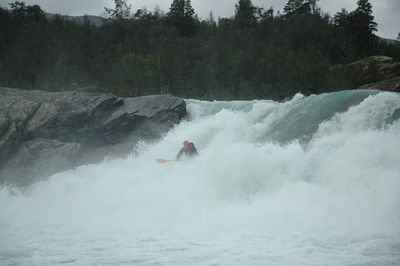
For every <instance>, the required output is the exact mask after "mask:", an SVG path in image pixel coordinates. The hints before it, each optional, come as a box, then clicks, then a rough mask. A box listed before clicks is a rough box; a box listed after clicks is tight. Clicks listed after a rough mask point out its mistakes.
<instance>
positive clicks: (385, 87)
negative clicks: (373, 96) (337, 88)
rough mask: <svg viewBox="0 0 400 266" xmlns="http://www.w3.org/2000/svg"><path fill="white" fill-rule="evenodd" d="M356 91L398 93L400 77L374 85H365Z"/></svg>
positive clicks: (399, 90)
mask: <svg viewBox="0 0 400 266" xmlns="http://www.w3.org/2000/svg"><path fill="white" fill-rule="evenodd" d="M357 89H359V90H382V91H394V92H400V76H398V77H395V78H392V79H388V80H384V81H380V82H376V83H371V84H366V85H363V86H361V87H358V88H357Z"/></svg>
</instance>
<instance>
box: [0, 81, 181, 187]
mask: <svg viewBox="0 0 400 266" xmlns="http://www.w3.org/2000/svg"><path fill="white" fill-rule="evenodd" d="M185 116H186V105H185V102H184V101H183V100H182V99H179V98H176V97H174V96H172V95H151V96H143V97H137V98H118V97H116V96H115V95H113V94H107V93H89V92H82V91H74V92H45V91H37V90H35V91H25V90H19V89H10V88H0V184H1V183H11V184H17V185H26V184H30V183H32V182H35V181H37V180H40V179H43V178H46V177H48V176H49V175H52V174H54V173H57V172H59V171H63V170H66V169H69V168H72V167H76V166H79V165H83V164H87V163H95V162H98V161H101V160H102V159H104V157H105V156H110V155H111V156H124V155H126V154H128V153H129V152H132V151H133V149H134V146H135V145H136V144H137V142H138V141H139V140H145V141H151V140H156V139H157V138H159V137H160V136H161V135H162V134H164V133H165V132H167V131H168V130H169V129H171V128H172V127H173V126H174V125H175V124H177V123H179V122H180V120H181V119H182V118H183V117H185Z"/></svg>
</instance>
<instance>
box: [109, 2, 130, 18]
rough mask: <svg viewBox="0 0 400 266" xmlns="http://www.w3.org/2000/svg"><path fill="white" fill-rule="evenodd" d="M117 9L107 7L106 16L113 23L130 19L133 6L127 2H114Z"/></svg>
mask: <svg viewBox="0 0 400 266" xmlns="http://www.w3.org/2000/svg"><path fill="white" fill-rule="evenodd" d="M114 5H115V8H114V9H112V8H107V7H105V8H104V10H105V15H106V17H107V18H108V19H109V20H111V21H121V20H124V19H129V18H130V16H131V5H128V3H127V2H126V0H114Z"/></svg>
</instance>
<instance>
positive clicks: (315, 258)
mask: <svg viewBox="0 0 400 266" xmlns="http://www.w3.org/2000/svg"><path fill="white" fill-rule="evenodd" d="M369 94H371V96H368V95H369ZM310 103H312V104H310ZM327 103H329V104H327ZM346 104H347V105H348V106H347V107H346V108H344V107H343V105H346ZM328 107H329V108H330V109H329V108H328ZM187 108H188V111H189V113H190V119H189V120H187V121H184V122H182V123H181V124H179V125H177V126H176V127H175V128H174V129H173V130H171V131H170V132H169V133H168V134H167V135H166V136H164V137H163V138H162V139H161V140H160V141H159V142H156V143H142V144H141V145H140V147H138V150H137V151H136V153H132V155H131V156H129V157H127V158H125V159H108V160H105V161H104V162H102V163H101V164H96V165H87V166H82V167H79V168H77V169H73V170H70V171H67V172H63V173H59V174H57V175H55V176H53V177H51V178H50V179H49V180H47V181H43V182H39V183H36V184H34V185H32V186H31V187H30V188H28V189H25V190H23V191H22V192H19V191H18V190H15V189H14V190H13V189H10V188H7V187H4V188H3V189H2V190H0V204H1V205H0V261H2V262H5V265H59V264H67V265H110V264H111V265H153V264H161V265H350V264H351V265H365V264H370V265H392V264H393V265H396V264H398V263H399V262H400V208H399V206H400V193H399V191H400V159H399V158H400V121H399V117H398V116H399V112H400V111H399V110H400V95H399V94H395V93H379V94H377V92H374V93H372V92H368V93H366V92H363V91H361V92H358V91H348V92H340V93H333V94H326V95H321V96H311V97H303V96H301V95H297V96H296V97H295V98H294V99H293V100H291V101H289V102H286V103H276V102H272V101H243V102H202V101H195V100H188V101H187ZM318 108H319V109H318ZM335 108H336V109H335ZM316 109H317V110H319V111H318V112H317V113H318V116H317V115H315V114H314V115H310V114H312V112H313V111H315V110H316ZM321 110H324V111H321ZM324 112H325V113H324ZM295 115H296V117H297V119H295V120H293V121H291V120H290V119H291V118H293V117H294V116H295ZM297 122H298V124H296V123H297ZM307 123H308V124H307ZM289 131H290V132H289ZM289 133H290V134H289ZM292 136H297V137H294V138H292ZM185 139H189V140H190V141H193V142H194V143H195V144H196V147H197V149H198V150H199V152H200V156H199V157H198V158H196V159H194V160H192V161H188V162H169V163H166V164H157V163H156V162H155V159H156V158H160V157H162V158H167V159H174V158H175V156H176V153H177V152H178V150H179V149H180V147H181V143H182V141H183V140H185ZM10 191H12V192H10Z"/></svg>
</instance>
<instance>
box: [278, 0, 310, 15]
mask: <svg viewBox="0 0 400 266" xmlns="http://www.w3.org/2000/svg"><path fill="white" fill-rule="evenodd" d="M317 2H318V0H289V1H288V2H287V3H286V5H285V7H284V8H283V13H284V14H286V15H287V16H289V15H294V14H297V15H301V14H310V13H315V12H316V11H317V4H316V3H317Z"/></svg>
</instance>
